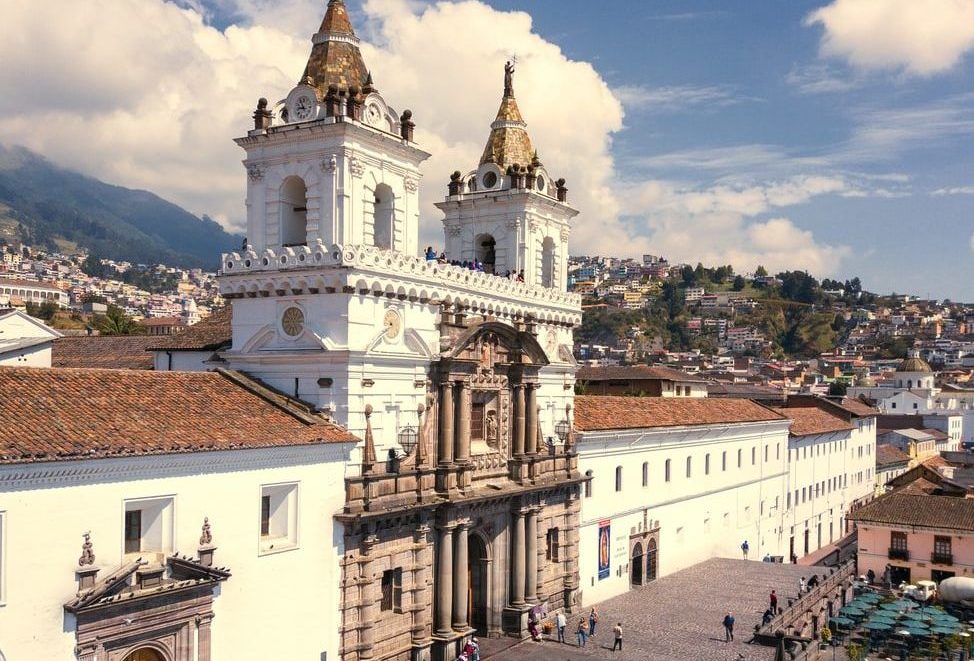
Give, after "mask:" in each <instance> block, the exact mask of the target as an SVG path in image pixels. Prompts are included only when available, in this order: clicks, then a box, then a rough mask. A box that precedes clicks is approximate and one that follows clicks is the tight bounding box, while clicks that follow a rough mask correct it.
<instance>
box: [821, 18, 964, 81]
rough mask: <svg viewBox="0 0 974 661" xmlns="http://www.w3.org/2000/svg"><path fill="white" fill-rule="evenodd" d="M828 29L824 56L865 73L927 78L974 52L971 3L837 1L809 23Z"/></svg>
mask: <svg viewBox="0 0 974 661" xmlns="http://www.w3.org/2000/svg"><path fill="white" fill-rule="evenodd" d="M805 22H806V25H816V24H820V25H822V27H823V28H824V29H825V33H824V34H823V35H822V42H821V45H820V51H821V54H822V55H823V56H827V57H840V58H843V59H845V60H847V61H848V62H849V63H850V64H852V65H853V66H855V67H857V68H859V69H864V70H871V69H894V70H905V71H907V72H909V73H912V74H916V75H921V76H928V75H932V74H937V73H942V72H944V71H947V70H948V69H950V68H952V67H953V66H954V65H956V64H957V63H958V62H959V61H960V59H961V58H962V57H963V55H964V54H965V53H966V52H968V51H970V50H971V49H972V48H974V1H972V0H833V2H831V3H830V4H829V5H826V6H825V7H821V8H820V9H817V10H815V11H814V12H812V13H811V14H809V16H808V17H807V18H806V21H805Z"/></svg>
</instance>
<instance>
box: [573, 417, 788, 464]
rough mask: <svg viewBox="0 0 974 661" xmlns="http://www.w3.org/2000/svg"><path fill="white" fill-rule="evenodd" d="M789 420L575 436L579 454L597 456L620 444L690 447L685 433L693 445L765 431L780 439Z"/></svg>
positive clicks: (637, 449)
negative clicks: (779, 435) (693, 438)
mask: <svg viewBox="0 0 974 661" xmlns="http://www.w3.org/2000/svg"><path fill="white" fill-rule="evenodd" d="M788 423H789V421H788V420H762V421H756V422H732V423H713V424H707V425H684V426H673V427H658V428H648V427H647V428H633V429H600V430H597V431H579V430H576V431H575V438H576V443H577V445H576V447H577V448H578V454H579V456H580V457H597V456H599V455H601V454H606V455H608V454H612V455H615V454H618V452H619V450H620V447H619V446H625V447H626V448H628V449H629V450H630V451H631V452H641V451H645V450H650V449H657V448H665V447H669V446H675V447H681V448H682V447H689V446H690V443H688V442H687V441H685V440H684V438H685V437H687V436H690V437H695V440H694V441H693V443H692V444H693V445H707V444H710V443H713V442H714V441H715V440H721V441H728V440H733V439H738V438H762V437H763V436H764V435H765V434H775V435H777V434H781V440H785V438H786V436H785V435H784V434H783V433H782V432H787V429H788ZM667 437H669V438H667Z"/></svg>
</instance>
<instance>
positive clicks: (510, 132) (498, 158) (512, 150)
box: [480, 62, 540, 172]
mask: <svg viewBox="0 0 974 661" xmlns="http://www.w3.org/2000/svg"><path fill="white" fill-rule="evenodd" d="M513 78H514V65H513V64H511V63H510V62H508V63H507V64H506V65H505V66H504V97H503V98H502V99H501V105H500V108H498V109H497V117H496V118H495V119H494V121H493V123H492V124H491V125H490V137H489V138H487V146H486V147H485V148H484V153H483V156H481V157H480V164H481V165H484V164H485V163H494V164H495V165H497V166H498V167H499V168H500V169H501V171H502V172H503V171H506V170H507V168H509V167H511V166H512V165H517V166H519V167H526V166H528V165H533V162H534V161H535V157H536V152H535V150H534V146H533V145H532V144H531V136H529V135H528V130H527V127H528V125H527V124H526V123H525V122H524V118H523V117H522V116H521V110H520V109H519V108H518V107H517V100H515V98H514V83H513ZM538 164H539V165H540V163H538Z"/></svg>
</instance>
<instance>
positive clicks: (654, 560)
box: [646, 537, 659, 583]
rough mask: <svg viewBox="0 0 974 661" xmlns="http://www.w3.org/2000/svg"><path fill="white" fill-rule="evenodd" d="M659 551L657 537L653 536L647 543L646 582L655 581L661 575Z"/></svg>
mask: <svg viewBox="0 0 974 661" xmlns="http://www.w3.org/2000/svg"><path fill="white" fill-rule="evenodd" d="M658 556H659V551H658V550H657V548H656V538H655V537H651V538H650V539H649V543H648V544H647V545H646V582H647V583H649V582H651V581H655V580H656V579H657V577H658V576H659V560H658Z"/></svg>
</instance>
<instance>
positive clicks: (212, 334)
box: [147, 305, 233, 351]
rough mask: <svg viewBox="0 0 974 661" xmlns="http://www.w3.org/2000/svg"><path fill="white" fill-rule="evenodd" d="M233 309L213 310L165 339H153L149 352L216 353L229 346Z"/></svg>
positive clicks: (231, 335) (231, 334)
mask: <svg viewBox="0 0 974 661" xmlns="http://www.w3.org/2000/svg"><path fill="white" fill-rule="evenodd" d="M232 321H233V308H232V307H231V306H229V305H227V306H225V307H222V308H220V309H218V310H214V311H213V312H212V313H210V316H208V317H206V318H205V319H202V320H200V321H199V322H198V323H196V324H193V325H192V326H190V327H188V328H186V329H184V330H182V331H180V332H179V333H176V334H175V335H168V336H166V337H155V338H153V340H154V341H153V342H152V343H150V344H149V345H148V347H147V348H148V349H149V350H150V351H216V350H217V349H219V348H221V347H224V346H229V344H230V341H231V339H232V337H233V332H232V330H231V322H232Z"/></svg>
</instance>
